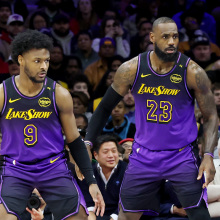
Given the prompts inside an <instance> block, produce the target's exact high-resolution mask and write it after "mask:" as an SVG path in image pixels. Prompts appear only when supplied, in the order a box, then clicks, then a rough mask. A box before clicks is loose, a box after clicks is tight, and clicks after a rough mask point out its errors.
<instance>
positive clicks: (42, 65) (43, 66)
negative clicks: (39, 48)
mask: <svg viewBox="0 0 220 220" xmlns="http://www.w3.org/2000/svg"><path fill="white" fill-rule="evenodd" d="M40 68H41V69H42V70H45V69H46V68H47V64H46V63H45V62H42V63H41V66H40Z"/></svg>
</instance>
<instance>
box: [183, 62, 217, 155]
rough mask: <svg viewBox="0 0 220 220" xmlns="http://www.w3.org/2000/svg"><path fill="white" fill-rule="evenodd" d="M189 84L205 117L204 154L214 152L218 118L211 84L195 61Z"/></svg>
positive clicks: (190, 70) (189, 73) (189, 76)
mask: <svg viewBox="0 0 220 220" xmlns="http://www.w3.org/2000/svg"><path fill="white" fill-rule="evenodd" d="M187 84H188V86H189V88H190V89H193V90H194V94H195V98H196V100H197V103H198V105H199V108H200V111H201V112H202V116H203V121H204V122H203V123H204V124H203V128H204V131H203V132H204V139H205V143H204V152H213V150H214V147H215V146H216V144H217V137H218V116H217V111H216V105H215V102H214V97H213V93H212V91H211V83H210V80H209V78H208V76H207V74H206V72H205V71H204V70H203V69H202V68H201V67H200V66H199V65H198V64H196V63H195V62H194V61H190V63H189V66H188V72H187Z"/></svg>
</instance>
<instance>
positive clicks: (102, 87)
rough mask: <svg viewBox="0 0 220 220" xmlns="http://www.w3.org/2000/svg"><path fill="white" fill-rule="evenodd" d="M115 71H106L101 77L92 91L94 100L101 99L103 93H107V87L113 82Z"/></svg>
mask: <svg viewBox="0 0 220 220" xmlns="http://www.w3.org/2000/svg"><path fill="white" fill-rule="evenodd" d="M114 76H115V71H114V70H107V72H106V73H105V74H104V76H103V77H102V79H101V81H100V82H99V85H98V86H97V88H96V90H95V91H94V98H95V99H96V98H100V97H103V96H104V94H105V92H106V91H107V89H108V87H109V86H111V84H112V83H113V81H114Z"/></svg>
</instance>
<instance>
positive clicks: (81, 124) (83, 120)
mask: <svg viewBox="0 0 220 220" xmlns="http://www.w3.org/2000/svg"><path fill="white" fill-rule="evenodd" d="M75 119H76V126H77V128H78V129H79V128H80V129H84V130H86V128H87V127H88V123H89V122H88V119H87V117H86V116H85V115H84V114H75Z"/></svg>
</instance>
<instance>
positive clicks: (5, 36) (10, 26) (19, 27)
mask: <svg viewBox="0 0 220 220" xmlns="http://www.w3.org/2000/svg"><path fill="white" fill-rule="evenodd" d="M6 29H7V32H2V35H1V37H0V52H1V53H2V55H3V57H4V61H6V60H7V59H8V58H9V56H10V54H11V48H10V45H11V42H12V40H13V39H14V37H15V36H16V35H17V34H18V33H20V32H22V31H23V30H24V19H23V17H22V16H21V15H19V14H12V15H10V16H9V17H8V21H7V27H6Z"/></svg>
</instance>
